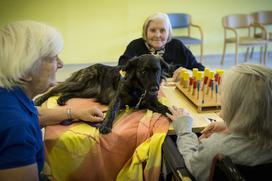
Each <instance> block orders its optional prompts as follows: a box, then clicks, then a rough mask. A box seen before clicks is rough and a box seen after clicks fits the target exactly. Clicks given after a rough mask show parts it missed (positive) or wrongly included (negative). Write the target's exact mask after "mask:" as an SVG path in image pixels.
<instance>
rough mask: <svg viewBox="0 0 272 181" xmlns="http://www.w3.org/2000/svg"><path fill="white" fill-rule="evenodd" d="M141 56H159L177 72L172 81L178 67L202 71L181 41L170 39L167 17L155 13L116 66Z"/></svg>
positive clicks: (170, 32)
mask: <svg viewBox="0 0 272 181" xmlns="http://www.w3.org/2000/svg"><path fill="white" fill-rule="evenodd" d="M143 54H154V55H159V56H161V57H163V59H164V60H165V61H166V62H167V63H168V64H172V65H173V68H174V70H177V71H176V72H175V73H174V76H173V78H174V79H177V78H178V74H177V73H178V72H179V69H178V68H179V67H184V68H186V69H190V70H191V69H193V68H198V70H200V71H203V70H204V66H203V65H202V64H201V63H199V62H197V60H196V58H195V57H194V55H193V54H192V52H191V51H190V50H189V49H188V48H187V47H186V46H185V45H184V44H183V43H182V42H181V41H179V40H177V39H173V38H172V26H171V23H170V20H169V17H168V16H167V14H164V13H155V14H153V15H151V16H149V17H148V18H147V19H146V20H145V22H144V25H143V31H142V38H138V39H135V40H133V41H131V42H130V43H129V45H128V46H127V48H126V50H125V52H124V54H123V55H122V56H120V58H119V62H118V65H124V64H125V63H126V62H127V61H128V60H129V59H131V58H133V57H134V56H140V55H143ZM172 71H173V70H172Z"/></svg>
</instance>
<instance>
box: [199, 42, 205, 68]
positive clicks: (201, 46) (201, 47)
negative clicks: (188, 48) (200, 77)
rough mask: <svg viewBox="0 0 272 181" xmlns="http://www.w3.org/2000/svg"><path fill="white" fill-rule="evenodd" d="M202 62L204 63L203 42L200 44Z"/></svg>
mask: <svg viewBox="0 0 272 181" xmlns="http://www.w3.org/2000/svg"><path fill="white" fill-rule="evenodd" d="M200 62H201V63H203V62H204V60H203V42H201V44H200Z"/></svg>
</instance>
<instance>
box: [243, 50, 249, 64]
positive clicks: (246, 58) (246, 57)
mask: <svg viewBox="0 0 272 181" xmlns="http://www.w3.org/2000/svg"><path fill="white" fill-rule="evenodd" d="M248 55H249V47H247V50H246V55H245V60H244V61H245V62H246V61H248V59H249V57H248Z"/></svg>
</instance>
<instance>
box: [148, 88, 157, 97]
mask: <svg viewBox="0 0 272 181" xmlns="http://www.w3.org/2000/svg"><path fill="white" fill-rule="evenodd" d="M158 92H159V87H158V86H152V87H151V88H150V89H149V91H148V94H149V95H152V96H155V95H157V94H158Z"/></svg>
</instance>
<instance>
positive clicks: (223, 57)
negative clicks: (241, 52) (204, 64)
mask: <svg viewBox="0 0 272 181" xmlns="http://www.w3.org/2000/svg"><path fill="white" fill-rule="evenodd" d="M226 46H227V45H226V42H225V41H224V45H223V55H222V58H221V65H223V64H224V62H225V54H226Z"/></svg>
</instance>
